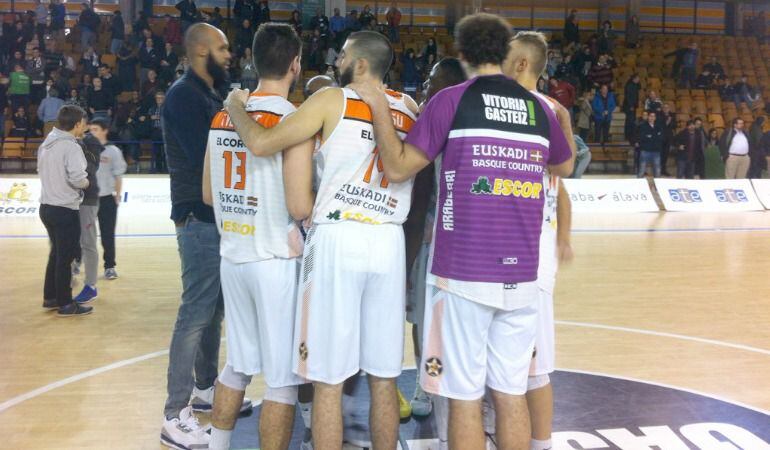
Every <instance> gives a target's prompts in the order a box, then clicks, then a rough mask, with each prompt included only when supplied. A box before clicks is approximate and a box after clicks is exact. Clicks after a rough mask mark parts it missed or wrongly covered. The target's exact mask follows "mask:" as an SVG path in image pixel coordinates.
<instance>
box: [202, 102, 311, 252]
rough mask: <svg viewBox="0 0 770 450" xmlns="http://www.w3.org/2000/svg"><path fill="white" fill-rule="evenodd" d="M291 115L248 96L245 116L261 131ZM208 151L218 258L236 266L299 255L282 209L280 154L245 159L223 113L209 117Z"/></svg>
mask: <svg viewBox="0 0 770 450" xmlns="http://www.w3.org/2000/svg"><path fill="white" fill-rule="evenodd" d="M295 110H296V108H294V106H293V105H292V104H291V103H289V102H288V101H287V100H286V99H284V98H283V97H280V96H278V95H272V94H263V93H253V94H251V96H250V97H249V100H248V101H247V102H246V111H247V112H248V113H249V115H251V116H252V117H253V118H254V120H255V121H257V122H258V123H259V124H260V125H262V126H263V127H265V128H271V127H273V126H275V125H277V124H278V123H279V122H280V121H281V120H283V118H284V117H285V116H286V115H288V114H291V113H292V112H294V111H295ZM208 146H209V153H210V163H211V193H212V196H213V199H214V214H215V215H216V220H217V227H218V228H219V234H220V235H221V241H220V255H221V256H222V258H225V259H227V260H228V261H230V262H233V263H236V264H240V263H247V262H256V261H263V260H268V259H273V258H284V259H287V258H296V257H298V256H299V255H301V254H302V235H301V233H300V231H299V228H298V227H297V225H296V223H295V222H294V220H293V219H292V217H291V216H290V215H289V212H288V210H287V208H286V198H285V194H284V184H283V156H282V154H281V153H277V154H275V155H273V156H268V157H257V156H254V155H253V154H251V152H250V151H249V150H248V149H247V148H246V147H245V146H244V145H243V141H241V138H240V136H238V133H237V132H236V131H235V128H234V127H233V124H232V122H231V121H230V117H229V115H228V114H227V113H226V112H224V111H220V112H219V113H217V114H216V115H215V116H214V119H213V121H212V123H211V130H210V131H209V138H208Z"/></svg>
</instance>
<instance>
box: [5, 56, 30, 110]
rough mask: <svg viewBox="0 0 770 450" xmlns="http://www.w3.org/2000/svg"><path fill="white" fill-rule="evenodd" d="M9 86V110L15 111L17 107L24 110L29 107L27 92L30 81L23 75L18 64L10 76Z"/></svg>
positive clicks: (22, 70)
mask: <svg viewBox="0 0 770 450" xmlns="http://www.w3.org/2000/svg"><path fill="white" fill-rule="evenodd" d="M10 79H11V84H10V86H9V87H8V98H9V99H10V101H11V109H12V110H14V111H16V110H17V109H18V108H19V106H24V107H25V108H26V107H27V106H28V105H29V91H30V85H31V80H30V78H29V75H27V74H26V73H24V69H22V68H21V66H20V65H19V64H16V65H14V67H13V72H12V73H11V76H10Z"/></svg>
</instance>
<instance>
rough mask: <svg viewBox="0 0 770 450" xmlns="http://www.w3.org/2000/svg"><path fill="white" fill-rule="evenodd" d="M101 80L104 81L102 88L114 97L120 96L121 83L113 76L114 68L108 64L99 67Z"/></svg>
mask: <svg viewBox="0 0 770 450" xmlns="http://www.w3.org/2000/svg"><path fill="white" fill-rule="evenodd" d="M99 78H101V79H102V86H103V87H104V90H105V91H107V92H108V93H109V94H110V95H111V96H112V97H117V96H118V95H119V94H120V82H119V81H118V80H117V78H115V77H113V76H112V67H110V66H108V65H107V64H102V65H101V66H99Z"/></svg>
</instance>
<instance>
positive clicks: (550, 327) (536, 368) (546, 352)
mask: <svg viewBox="0 0 770 450" xmlns="http://www.w3.org/2000/svg"><path fill="white" fill-rule="evenodd" d="M539 291H540V298H539V299H538V302H537V334H536V335H535V355H534V356H533V357H532V364H531V365H530V368H529V375H530V376H535V375H547V374H550V373H553V371H554V370H555V369H556V344H555V334H556V332H555V330H554V322H553V293H549V292H548V291H545V290H543V289H539Z"/></svg>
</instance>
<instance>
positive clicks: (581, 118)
mask: <svg viewBox="0 0 770 450" xmlns="http://www.w3.org/2000/svg"><path fill="white" fill-rule="evenodd" d="M594 95H595V94H594V91H586V92H585V93H584V94H583V97H581V98H580V101H579V103H578V117H577V129H578V135H580V138H581V139H582V140H583V141H587V140H588V132H589V131H590V128H591V119H592V117H593V115H594V109H593V101H594ZM594 139H595V138H594Z"/></svg>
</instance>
